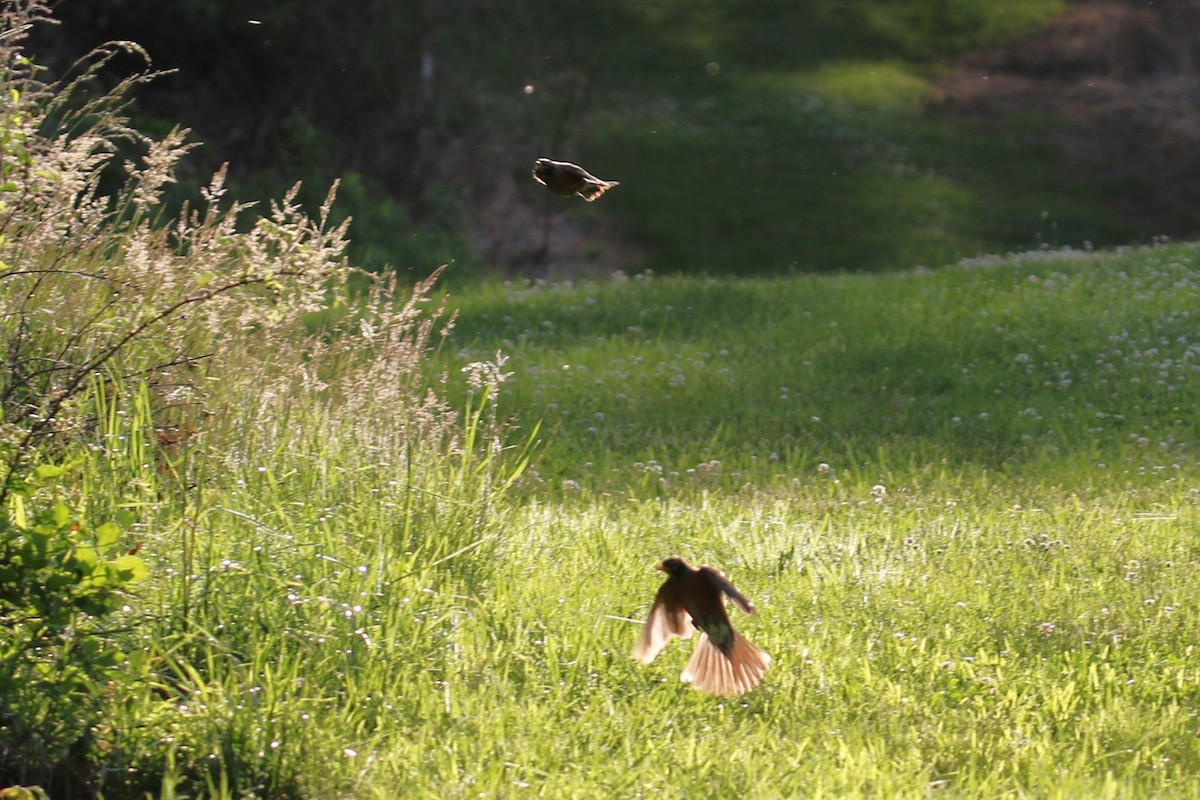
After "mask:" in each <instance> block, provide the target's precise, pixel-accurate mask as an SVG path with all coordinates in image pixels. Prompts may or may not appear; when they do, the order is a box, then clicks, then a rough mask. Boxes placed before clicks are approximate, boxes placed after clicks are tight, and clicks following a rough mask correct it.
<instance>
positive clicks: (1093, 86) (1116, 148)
mask: <svg viewBox="0 0 1200 800" xmlns="http://www.w3.org/2000/svg"><path fill="white" fill-rule="evenodd" d="M1198 62H1200V4H1196V3H1191V2H1187V1H1186V0H1168V2H1164V3H1161V4H1156V5H1154V6H1147V5H1145V4H1143V3H1135V2H1118V0H1096V1H1095V2H1083V3H1079V4H1076V5H1074V6H1073V7H1072V8H1071V9H1070V11H1069V12H1068V13H1066V14H1065V15H1064V16H1063V17H1061V18H1060V19H1059V20H1057V21H1055V22H1054V23H1052V24H1050V25H1049V26H1047V27H1046V28H1044V29H1042V30H1040V31H1039V32H1038V33H1036V34H1035V35H1032V36H1030V37H1029V38H1027V39H1025V40H1023V41H1020V42H1017V43H1015V44H1013V45H1012V46H1010V47H1007V48H1004V49H1000V50H992V51H988V52H982V53H975V54H972V55H970V56H967V57H964V58H963V59H961V60H960V61H959V62H958V63H956V64H955V65H954V66H953V68H952V70H951V72H950V73H949V75H947V77H945V78H944V79H942V80H941V81H939V82H938V84H937V86H936V94H935V98H934V100H933V101H932V102H931V104H930V110H931V111H933V112H934V113H944V114H951V115H957V116H960V117H963V118H968V119H971V120H973V121H975V122H977V123H981V124H986V125H993V124H994V125H995V126H997V127H1013V123H1014V121H1015V118H1016V117H1017V116H1019V115H1030V114H1044V115H1048V116H1052V117H1054V118H1057V119H1059V120H1061V121H1062V123H1063V124H1061V125H1055V126H1051V128H1050V130H1048V131H1047V132H1044V133H1041V134H1037V135H1038V136H1040V137H1041V138H1043V139H1044V140H1045V141H1047V142H1048V143H1050V144H1052V145H1054V146H1055V147H1056V148H1057V149H1058V150H1059V152H1061V154H1062V157H1063V160H1062V168H1063V169H1065V170H1066V171H1067V173H1068V174H1070V175H1071V176H1072V177H1076V178H1083V179H1085V180H1089V181H1094V182H1096V183H1097V187H1098V189H1099V190H1100V191H1101V192H1103V193H1104V194H1105V195H1109V196H1111V197H1112V198H1113V202H1114V203H1115V204H1116V206H1117V210H1118V211H1120V213H1122V214H1124V215H1126V216H1127V218H1129V219H1131V220H1133V221H1135V222H1136V223H1137V224H1138V225H1139V226H1141V227H1142V228H1143V229H1144V230H1145V231H1146V234H1147V235H1148V236H1153V235H1159V234H1166V235H1170V236H1195V235H1197V234H1198V233H1200V74H1198V71H1197V65H1198Z"/></svg>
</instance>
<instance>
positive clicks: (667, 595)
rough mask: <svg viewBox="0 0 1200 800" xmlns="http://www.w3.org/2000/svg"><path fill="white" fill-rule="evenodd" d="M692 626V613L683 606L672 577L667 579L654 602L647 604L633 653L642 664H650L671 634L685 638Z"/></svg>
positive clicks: (689, 633)
mask: <svg viewBox="0 0 1200 800" xmlns="http://www.w3.org/2000/svg"><path fill="white" fill-rule="evenodd" d="M694 630H696V628H695V626H694V625H692V620H691V617H689V616H688V613H687V612H686V611H685V610H684V608H683V603H682V601H681V599H680V598H679V596H678V593H677V592H676V591H675V588H674V585H673V584H672V582H671V580H668V581H667V582H666V583H664V584H663V585H662V588H661V589H659V590H658V594H657V595H655V596H654V605H653V606H651V607H650V616H649V617H648V618H647V619H646V628H645V630H643V631H642V636H641V638H640V639H638V642H637V644H635V645H634V646H633V657H634V658H636V659H637V660H639V661H641V662H642V663H643V664H649V663H650V662H651V661H653V660H654V659H655V657H656V656H657V655H658V654H659V651H661V650H662V649H663V647H665V646H666V644H667V642H669V641H670V640H671V638H672V637H674V636H678V637H680V638H682V639H686V638H688V637H689V636H691V635H692V631H694Z"/></svg>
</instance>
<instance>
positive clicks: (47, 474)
mask: <svg viewBox="0 0 1200 800" xmlns="http://www.w3.org/2000/svg"><path fill="white" fill-rule="evenodd" d="M66 471H67V470H66V469H65V468H63V467H60V466H58V465H57V464H42V465H41V466H38V467H34V469H33V474H34V475H36V476H37V477H39V478H41V479H43V480H45V479H47V478H57V477H59V476H61V475H62V474H63V473H64V472H66Z"/></svg>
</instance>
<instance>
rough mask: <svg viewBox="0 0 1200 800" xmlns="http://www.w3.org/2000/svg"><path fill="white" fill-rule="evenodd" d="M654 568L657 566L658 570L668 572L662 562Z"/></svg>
mask: <svg viewBox="0 0 1200 800" xmlns="http://www.w3.org/2000/svg"><path fill="white" fill-rule="evenodd" d="M654 568H655V569H656V570H658V571H659V572H666V569H665V568H664V567H663V565H662V564H658V565H656V566H655V567H654Z"/></svg>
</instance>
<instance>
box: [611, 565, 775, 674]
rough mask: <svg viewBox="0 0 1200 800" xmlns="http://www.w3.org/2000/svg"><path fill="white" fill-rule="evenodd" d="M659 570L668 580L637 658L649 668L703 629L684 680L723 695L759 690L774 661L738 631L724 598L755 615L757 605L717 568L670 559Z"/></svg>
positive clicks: (656, 600) (636, 651)
mask: <svg viewBox="0 0 1200 800" xmlns="http://www.w3.org/2000/svg"><path fill="white" fill-rule="evenodd" d="M658 569H659V570H660V571H662V572H665V573H667V580H666V582H665V583H664V584H663V585H662V587H661V588H659V590H658V594H656V595H655V596H654V605H653V606H651V608H650V618H649V619H647V620H646V629H645V630H644V631H643V632H642V638H641V639H639V640H638V643H637V644H636V645H635V646H634V648H633V657H634V658H636V659H638V660H639V661H641V662H642V663H643V664H649V663H650V662H651V661H653V660H654V658H655V656H657V655H658V653H659V651H660V650H662V649H663V647H664V646H665V645H666V644H667V642H668V641H670V640H671V638H672V637H674V636H678V637H680V638H682V639H687V638H688V637H690V636H691V635H692V631H694V630H696V629H697V628H699V629H700V643H699V644H697V645H696V651H695V652H694V653H692V657H691V659H690V660H689V661H688V663H687V667H686V668H685V669H684V670H683V674H681V675H680V676H679V679H680V680H681V681H683V682H684V683H690V684H691V685H692V686H693V687H694V688H696V689H699V690H701V691H704V692H709V693H710V694H715V695H722V696H724V695H739V694H745V693H746V692H748V691H750V690H751V689H753V688H754V687H755V686H757V685H758V682H759V681H760V680H762V676H763V674H764V673H765V672H766V671H767V666H768V665H770V663H771V657H770V656H769V655H767V654H766V653H764V652H763V651H762V650H759V649H758V648H757V647H755V646H754V645H752V644H750V642H748V641H746V639H745V638H743V636H742V635H741V634H740V633H738V632H737V631H735V630H734V629H733V625H731V624H730V622H729V614H728V613H726V611H725V600H724V598H723V597H722V596H721V594H722V593H724V594H727V595H729V598H730V599H731V600H733V602H734V603H735V604H736V605H737V607H738V608H740V609H741V610H742V611H744V612H746V613H747V614H753V613H754V605H753V604H752V603H751V602H750V601H749V600H747V599H746V598H745V596H744V595H742V593H741V592H739V591H738V590H737V589H735V588H733V584H732V583H730V582H729V580H728V579H727V578H726V577H725V576H724V575H722V574H721V573H720V572H718V571H717V570H715V569H713V568H712V567H700V568H699V569H693V568H692V567H689V566H688V565H687V564H685V563H684V561H683V559H680V558H668V559H667V560H665V561H663V562H662V563H661V564H659V565H658Z"/></svg>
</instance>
